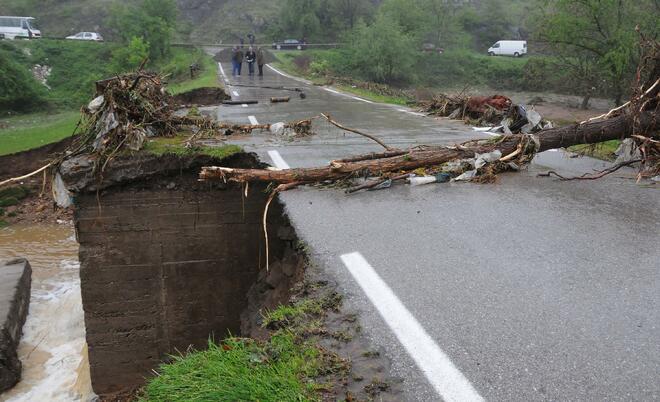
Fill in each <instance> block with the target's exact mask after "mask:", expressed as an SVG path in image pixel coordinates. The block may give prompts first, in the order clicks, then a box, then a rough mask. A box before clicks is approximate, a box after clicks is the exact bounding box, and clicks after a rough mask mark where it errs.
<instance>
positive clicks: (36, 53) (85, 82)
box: [0, 40, 235, 157]
mask: <svg viewBox="0 0 660 402" xmlns="http://www.w3.org/2000/svg"><path fill="white" fill-rule="evenodd" d="M7 46H17V48H25V49H30V52H31V56H27V55H26V54H23V52H22V51H21V52H19V53H18V54H20V55H21V60H20V61H21V62H22V63H24V64H27V65H29V64H31V63H37V62H39V63H48V64H49V65H51V66H52V68H53V71H52V75H51V77H50V78H49V80H48V83H49V85H51V87H52V90H51V91H48V94H47V96H46V98H47V99H48V100H49V101H50V102H51V105H50V107H49V109H50V110H53V109H55V110H58V109H59V110H60V112H53V113H45V112H35V113H31V114H24V115H18V116H14V117H9V118H0V155H7V154H12V153H15V152H20V151H25V150H28V149H32V148H36V147H40V146H42V145H46V144H49V143H53V142H56V141H59V140H61V139H63V138H65V137H67V136H70V135H71V134H72V133H73V130H74V128H75V127H76V124H77V123H78V120H79V113H78V112H77V111H72V110H71V109H73V108H78V107H79V106H80V105H82V104H84V103H86V102H88V101H89V100H90V99H91V97H92V95H93V91H94V81H96V80H98V79H100V78H104V77H105V76H107V75H108V74H109V73H108V71H107V68H106V67H103V66H101V67H99V65H103V64H104V63H105V62H106V61H107V58H108V57H109V50H108V48H107V44H98V43H86V42H79V41H57V42H56V41H48V40H44V41H30V42H28V41H24V42H20V43H17V44H15V43H13V42H12V43H11V44H10V45H7ZM193 62H197V63H200V64H201V66H202V70H201V71H200V73H199V74H200V75H199V76H197V77H196V78H195V79H193V80H190V79H187V77H188V76H187V74H188V67H189V66H190V64H191V63H193ZM157 68H158V69H159V70H160V71H162V73H163V74H170V75H172V76H173V77H175V78H174V79H173V80H172V85H171V86H170V87H169V89H170V91H171V92H172V93H175V94H176V93H180V92H185V91H188V90H191V89H194V88H200V87H205V86H218V80H217V64H216V63H215V62H214V61H213V59H212V58H211V57H210V56H208V55H206V54H205V53H203V52H202V51H200V50H196V49H195V50H190V49H180V48H174V49H172V56H171V58H170V59H168V62H167V63H163V64H162V65H160V66H157ZM176 77H178V78H176ZM39 85H41V84H39ZM3 127H4V128H3ZM224 152H228V153H229V152H235V150H232V149H223V148H218V149H217V150H213V151H207V153H216V154H218V155H220V156H219V157H222V155H224ZM214 156H215V155H214Z"/></svg>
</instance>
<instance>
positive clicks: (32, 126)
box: [0, 112, 80, 155]
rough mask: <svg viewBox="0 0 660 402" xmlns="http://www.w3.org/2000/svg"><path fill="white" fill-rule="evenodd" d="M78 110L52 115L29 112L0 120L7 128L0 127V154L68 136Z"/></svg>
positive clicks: (74, 125) (71, 130)
mask: <svg viewBox="0 0 660 402" xmlns="http://www.w3.org/2000/svg"><path fill="white" fill-rule="evenodd" d="M79 117H80V115H79V113H78V112H64V113H59V114H54V115H48V114H43V113H39V114H30V115H22V116H16V117H12V118H9V119H3V120H0V122H2V123H3V125H4V124H6V125H8V126H9V128H5V129H0V155H7V154H13V153H15V152H20V151H26V150H28V149H32V148H37V147H40V146H43V145H46V144H50V143H52V142H56V141H59V140H61V139H63V138H65V137H68V136H70V135H71V134H72V133H73V130H74V129H75V127H76V124H77V123H78V119H79Z"/></svg>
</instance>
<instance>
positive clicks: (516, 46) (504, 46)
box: [488, 40, 527, 57]
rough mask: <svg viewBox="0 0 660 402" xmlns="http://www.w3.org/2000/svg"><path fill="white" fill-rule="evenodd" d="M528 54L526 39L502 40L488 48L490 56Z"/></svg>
mask: <svg viewBox="0 0 660 402" xmlns="http://www.w3.org/2000/svg"><path fill="white" fill-rule="evenodd" d="M526 54H527V41H526V40H500V41H497V42H495V44H493V46H491V47H490V48H489V49H488V55H489V56H513V57H520V56H524V55H526Z"/></svg>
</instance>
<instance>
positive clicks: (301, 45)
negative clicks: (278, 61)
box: [273, 39, 307, 50]
mask: <svg viewBox="0 0 660 402" xmlns="http://www.w3.org/2000/svg"><path fill="white" fill-rule="evenodd" d="M305 47H307V43H306V42H305V41H299V40H298V39H285V40H283V41H282V42H276V43H273V49H276V50H305Z"/></svg>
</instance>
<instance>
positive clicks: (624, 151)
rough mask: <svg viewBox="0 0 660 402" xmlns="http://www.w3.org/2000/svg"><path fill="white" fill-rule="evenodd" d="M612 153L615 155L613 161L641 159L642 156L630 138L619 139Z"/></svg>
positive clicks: (621, 161) (622, 161)
mask: <svg viewBox="0 0 660 402" xmlns="http://www.w3.org/2000/svg"><path fill="white" fill-rule="evenodd" d="M614 155H616V161H615V163H624V162H628V161H631V160H633V159H641V157H642V154H641V153H640V152H639V148H638V147H637V145H635V141H633V139H632V138H626V139H625V140H623V141H621V145H619V148H617V150H616V151H615V152H614Z"/></svg>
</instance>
